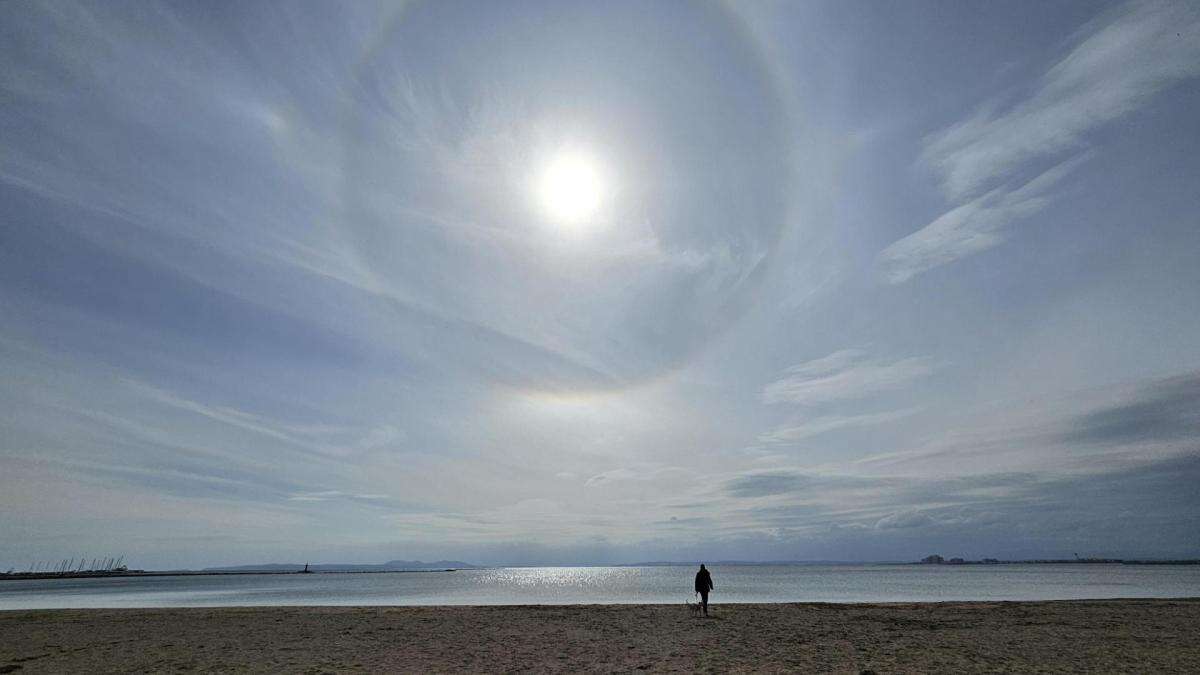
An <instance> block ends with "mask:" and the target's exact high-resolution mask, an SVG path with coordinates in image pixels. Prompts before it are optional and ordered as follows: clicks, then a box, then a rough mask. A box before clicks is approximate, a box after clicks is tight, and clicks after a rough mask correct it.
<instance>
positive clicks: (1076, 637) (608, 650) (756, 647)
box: [0, 598, 1200, 673]
mask: <svg viewBox="0 0 1200 675" xmlns="http://www.w3.org/2000/svg"><path fill="white" fill-rule="evenodd" d="M711 611H712V616H711V617H710V618H707V619H705V618H701V617H696V616H694V615H693V614H692V612H691V611H690V610H689V608H687V607H685V606H684V605H683V604H682V603H679V604H675V605H489V606H423V607H330V606H318V607H222V608H172V609H84V610H79V609H64V610H7V611H0V634H3V635H4V636H5V640H3V641H0V672H22V673H25V672H61V671H79V670H92V671H112V670H153V671H163V670H185V669H219V670H237V671H279V670H284V671H297V670H313V671H322V672H323V671H332V672H363V671H396V670H401V671H422V672H424V671H443V672H444V671H456V670H470V671H480V670H482V671H512V670H538V671H579V670H584V671H613V670H652V671H656V672H670V671H688V672H694V671H719V672H725V671H760V672H761V671H767V672H779V671H795V670H822V671H829V670H834V671H840V672H854V673H860V672H863V671H868V670H871V671H876V672H895V671H931V670H937V671H965V672H980V671H987V670H993V671H994V670H1019V671H1030V670H1073V671H1079V670H1098V671H1105V672H1111V671H1129V670H1139V671H1162V672H1196V671H1200V643H1198V642H1197V641H1196V640H1195V626H1196V625H1200V598H1180V599H1170V600H1167V599H1145V600H1143V599H1123V600H1051V601H1035V602H1021V601H1011V602H991V601H980V602H937V603H903V602H901V603H872V604H849V603H847V604H841V603H778V604H729V605H722V604H713V605H712V606H711Z"/></svg>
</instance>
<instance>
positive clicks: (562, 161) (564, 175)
mask: <svg viewBox="0 0 1200 675" xmlns="http://www.w3.org/2000/svg"><path fill="white" fill-rule="evenodd" d="M535 189H536V192H537V198H538V201H539V203H540V204H541V207H542V209H543V210H544V211H545V212H546V214H547V215H548V216H549V217H550V218H552V219H554V220H555V221H557V222H558V223H561V224H570V225H575V224H579V223H581V222H582V221H584V220H586V219H587V218H589V217H590V216H593V215H595V213H596V211H597V210H598V209H599V208H600V202H601V200H602V199H603V196H604V180H603V177H602V176H601V174H600V170H599V168H598V166H597V164H596V162H595V160H594V159H592V158H591V157H590V156H588V155H587V154H584V153H581V152H563V153H560V154H558V155H556V156H555V157H553V158H552V159H551V160H550V162H549V163H548V164H546V166H545V168H543V169H542V172H541V173H540V174H539V175H538V177H537V184H536V186H535Z"/></svg>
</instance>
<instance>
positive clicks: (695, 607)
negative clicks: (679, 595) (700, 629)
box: [683, 600, 701, 616]
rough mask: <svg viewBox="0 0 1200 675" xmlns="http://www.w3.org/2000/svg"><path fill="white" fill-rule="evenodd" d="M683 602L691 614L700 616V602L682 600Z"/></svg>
mask: <svg viewBox="0 0 1200 675" xmlns="http://www.w3.org/2000/svg"><path fill="white" fill-rule="evenodd" d="M683 604H685V605H687V608H688V609H690V610H691V611H692V616H700V609H701V608H700V603H698V602H691V601H690V600H684V601H683Z"/></svg>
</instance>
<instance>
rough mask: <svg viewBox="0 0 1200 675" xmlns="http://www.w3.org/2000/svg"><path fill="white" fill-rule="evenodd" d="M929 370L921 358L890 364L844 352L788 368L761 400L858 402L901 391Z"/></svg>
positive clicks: (927, 362) (861, 353)
mask: <svg viewBox="0 0 1200 675" xmlns="http://www.w3.org/2000/svg"><path fill="white" fill-rule="evenodd" d="M933 370H934V366H933V363H932V362H931V361H930V360H929V359H926V358H922V357H912V358H906V359H899V360H895V361H891V360H886V359H877V358H872V357H871V356H870V355H868V354H867V353H866V352H865V351H862V350H859V349H844V350H841V351H838V352H834V353H832V354H830V355H828V356H824V357H822V358H819V359H814V360H812V361H806V362H804V363H801V364H798V365H795V366H792V367H791V368H788V369H787V370H786V371H784V376H783V377H781V378H780V379H778V380H776V381H774V382H772V383H770V384H768V385H767V386H766V387H764V388H763V393H762V399H763V402H764V403H797V404H801V405H816V404H820V403H826V402H829V401H840V400H848V399H858V398H863V397H865V396H868V395H870V394H875V393H878V392H882V391H887V390H890V389H897V388H900V387H903V386H905V385H907V384H909V383H911V382H913V381H914V380H917V379H919V378H922V377H925V376H926V375H929V374H930V373H932V372H933Z"/></svg>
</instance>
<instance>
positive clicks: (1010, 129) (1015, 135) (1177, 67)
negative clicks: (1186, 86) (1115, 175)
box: [880, 2, 1200, 284]
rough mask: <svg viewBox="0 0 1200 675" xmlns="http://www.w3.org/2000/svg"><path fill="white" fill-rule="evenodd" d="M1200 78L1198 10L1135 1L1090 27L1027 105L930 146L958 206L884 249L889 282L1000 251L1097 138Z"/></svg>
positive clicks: (995, 107) (1001, 109)
mask: <svg viewBox="0 0 1200 675" xmlns="http://www.w3.org/2000/svg"><path fill="white" fill-rule="evenodd" d="M1197 75H1200V10H1198V9H1197V7H1196V6H1195V5H1192V4H1189V3H1169V2H1163V3H1159V2H1131V3H1128V4H1126V5H1123V6H1121V7H1120V8H1117V9H1116V10H1114V11H1112V12H1110V13H1107V14H1105V15H1103V16H1102V17H1100V18H1099V19H1097V20H1096V21H1094V22H1092V23H1091V24H1090V25H1089V26H1087V27H1086V28H1085V29H1084V30H1083V31H1082V34H1081V37H1079V38H1077V40H1076V41H1075V44H1074V47H1073V48H1072V49H1071V51H1070V52H1069V53H1068V54H1067V56H1066V57H1064V58H1063V59H1062V60H1061V61H1059V62H1058V63H1057V64H1055V65H1054V66H1052V67H1051V68H1049V69H1048V70H1047V71H1046V72H1045V73H1044V74H1043V75H1042V77H1041V78H1040V80H1039V82H1038V84H1037V86H1036V88H1035V89H1034V91H1033V92H1032V93H1031V94H1029V95H1028V96H1027V97H1025V98H1024V99H1022V100H1020V101H1019V102H1017V103H1016V104H1014V105H1010V106H1005V105H1003V104H1002V103H1001V102H999V101H990V102H988V103H987V104H986V105H984V106H981V107H980V108H979V109H978V110H977V111H976V112H975V114H974V115H972V116H971V117H970V118H969V119H967V120H965V121H962V122H960V123H958V124H955V125H953V126H951V127H950V128H948V129H945V130H943V131H940V132H938V133H935V134H933V135H932V136H930V137H929V138H928V139H927V143H926V147H925V151H924V153H923V155H922V158H923V160H924V161H925V162H926V163H927V164H929V165H930V166H932V167H933V168H934V170H935V171H937V173H938V174H940V176H941V178H942V188H943V190H944V192H945V194H946V196H947V197H948V198H949V199H950V200H952V201H953V202H955V203H957V205H956V206H954V207H953V208H951V209H950V210H949V211H947V212H946V213H944V214H943V215H942V216H940V217H938V218H937V219H935V220H934V221H933V222H931V223H930V224H928V225H926V226H925V227H924V228H922V229H921V230H918V231H917V232H915V233H913V234H911V235H909V236H907V237H905V238H904V239H901V240H900V241H898V242H896V243H894V244H892V245H891V246H889V247H887V248H886V249H884V251H883V252H882V253H881V254H880V263H881V268H882V274H883V277H884V278H885V280H887V281H888V282H889V283H893V284H896V283H901V282H904V281H907V280H908V279H911V278H912V277H914V276H916V275H918V274H921V273H922V272H924V271H927V270H929V269H932V268H934V267H937V266H940V265H944V264H946V263H949V262H951V261H954V260H957V259H959V258H963V257H965V256H968V255H972V254H974V253H978V252H980V251H983V250H986V249H988V248H991V247H993V246H995V245H996V244H998V243H1000V242H1002V241H1003V240H1004V235H1003V231H1002V229H1003V228H1004V227H1005V226H1006V225H1007V224H1009V223H1011V222H1013V221H1015V220H1018V219H1020V218H1023V217H1027V216H1029V215H1030V214H1032V213H1033V212H1035V211H1037V210H1039V209H1040V208H1042V207H1043V206H1044V205H1045V203H1046V199H1047V198H1048V196H1047V195H1046V191H1047V190H1048V189H1049V188H1050V187H1051V186H1052V185H1053V184H1054V183H1056V182H1058V181H1060V180H1061V179H1062V178H1063V176H1065V175H1066V174H1067V173H1069V172H1070V171H1071V170H1073V169H1074V168H1076V167H1077V166H1078V165H1079V163H1080V162H1081V161H1083V159H1084V158H1085V157H1086V155H1085V154H1081V149H1082V148H1083V146H1084V144H1085V140H1084V139H1085V137H1086V136H1087V134H1088V133H1089V132H1091V131H1093V130H1095V129H1097V128H1099V127H1101V126H1102V125H1104V124H1107V123H1109V122H1112V121H1113V120H1115V119H1117V118H1119V117H1121V116H1122V115H1125V114H1127V113H1129V112H1131V111H1133V110H1135V109H1137V108H1138V107H1139V106H1141V105H1142V104H1144V103H1145V102H1146V101H1147V100H1148V99H1150V97H1152V96H1153V95H1154V94H1156V93H1157V92H1159V91H1161V90H1163V89H1165V88H1167V87H1169V86H1171V85H1173V84H1175V83H1177V82H1179V81H1181V80H1183V79H1186V78H1191V77H1195V76H1197ZM1064 153H1075V154H1074V156H1073V157H1072V158H1070V159H1068V160H1066V161H1063V162H1061V163H1059V164H1058V165H1057V166H1055V167H1054V168H1053V169H1050V170H1049V171H1047V172H1045V173H1043V174H1042V175H1041V176H1039V177H1038V178H1035V179H1034V180H1033V181H1030V182H1028V183H1025V184H1024V185H1021V186H1020V187H1016V188H1014V187H1012V180H1013V179H1014V178H1016V177H1018V176H1019V175H1022V174H1024V175H1028V174H1029V173H1030V172H1031V170H1036V166H1037V165H1039V164H1040V165H1042V166H1044V165H1045V162H1047V161H1053V160H1054V159H1055V158H1060V157H1061V156H1062V155H1063V154H1064ZM981 193H982V196H979V195H980V194H981Z"/></svg>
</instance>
